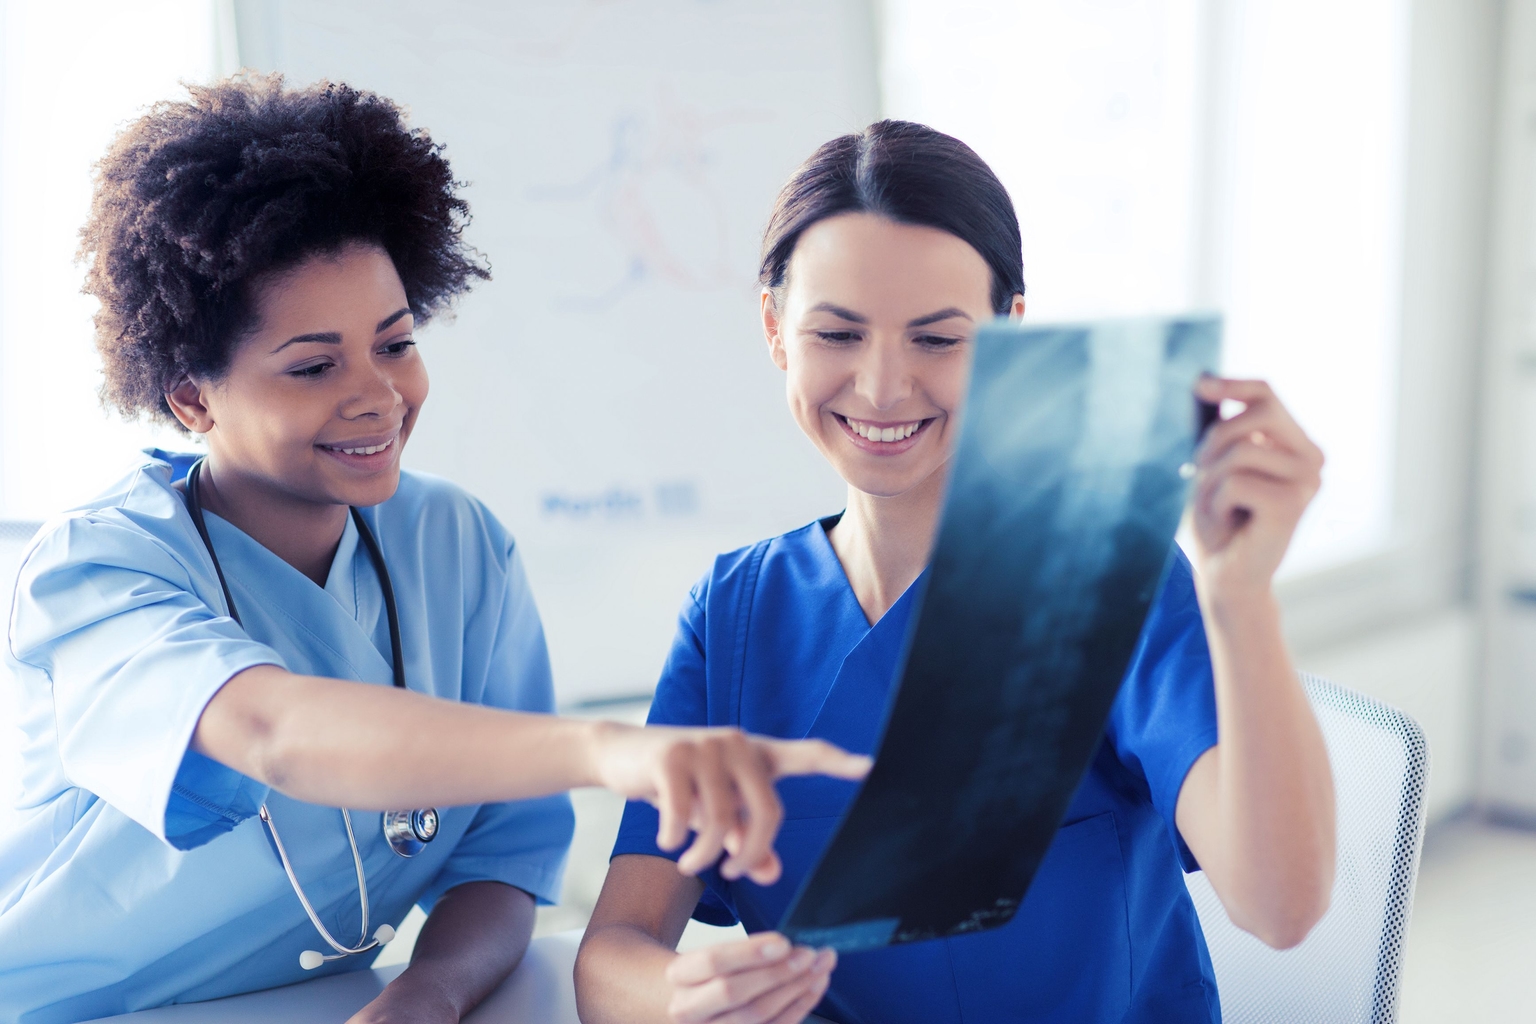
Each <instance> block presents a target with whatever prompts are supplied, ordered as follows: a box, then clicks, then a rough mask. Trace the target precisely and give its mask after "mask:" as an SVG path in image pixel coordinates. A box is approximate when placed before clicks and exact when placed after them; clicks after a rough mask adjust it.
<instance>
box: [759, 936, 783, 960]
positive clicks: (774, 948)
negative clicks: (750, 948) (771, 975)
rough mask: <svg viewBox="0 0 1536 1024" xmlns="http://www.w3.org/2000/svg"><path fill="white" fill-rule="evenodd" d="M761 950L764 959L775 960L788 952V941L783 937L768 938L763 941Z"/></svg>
mask: <svg viewBox="0 0 1536 1024" xmlns="http://www.w3.org/2000/svg"><path fill="white" fill-rule="evenodd" d="M762 952H763V959H764V960H777V959H778V958H779V957H781V956H783V955H784V954H785V953H788V952H789V943H787V942H785V941H784V940H783V939H769V940H768V941H767V942H765V943H763V949H762Z"/></svg>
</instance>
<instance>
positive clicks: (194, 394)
mask: <svg viewBox="0 0 1536 1024" xmlns="http://www.w3.org/2000/svg"><path fill="white" fill-rule="evenodd" d="M165 404H166V405H168V406H170V407H171V412H172V413H173V414H174V415H175V417H176V418H177V419H178V420H180V421H181V425H182V426H184V427H186V428H187V429H188V430H190V431H192V433H194V434H206V433H208V431H210V430H212V429H213V413H212V412H211V411H210V410H209V409H208V404H207V402H206V401H204V396H203V386H202V385H201V384H198V383H197V382H196V381H194V380H193V379H192V378H191V377H183V378H182V379H181V383H180V384H177V385H176V387H175V388H173V389H172V390H170V391H167V392H166V393H165Z"/></svg>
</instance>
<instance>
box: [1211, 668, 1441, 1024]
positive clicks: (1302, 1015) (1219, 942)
mask: <svg viewBox="0 0 1536 1024" xmlns="http://www.w3.org/2000/svg"><path fill="white" fill-rule="evenodd" d="M1302 682H1303V684H1304V685H1305V686H1306V689H1307V696H1308V697H1309V698H1310V699H1311V701H1312V709H1313V711H1314V712H1316V714H1317V718H1318V722H1319V723H1320V724H1321V726H1322V730H1323V737H1324V738H1325V739H1326V741H1327V743H1328V756H1329V758H1330V759H1331V760H1332V762H1333V782H1334V789H1335V792H1336V794H1337V801H1338V856H1339V861H1338V870H1337V874H1336V877H1335V881H1334V885H1333V902H1332V903H1331V904H1330V905H1329V908H1328V913H1327V914H1325V915H1324V916H1323V919H1322V920H1321V921H1320V922H1318V924H1317V927H1316V928H1314V929H1313V930H1312V933H1311V934H1310V935H1308V936H1307V938H1306V940H1305V941H1303V942H1302V943H1301V944H1300V945H1299V946H1296V947H1295V948H1294V949H1288V950H1283V951H1279V950H1273V949H1270V948H1269V947H1268V946H1266V945H1264V944H1263V943H1262V942H1260V941H1259V940H1258V939H1256V938H1254V937H1253V936H1252V935H1249V934H1248V933H1247V932H1244V931H1242V930H1241V929H1239V928H1238V927H1237V926H1236V925H1234V924H1233V923H1232V922H1231V921H1230V920H1229V919H1228V917H1227V912H1226V910H1225V909H1223V907H1222V905H1221V902H1220V900H1218V899H1217V898H1216V893H1215V892H1214V891H1213V890H1212V889H1211V886H1210V883H1209V882H1207V881H1206V879H1205V875H1204V874H1202V873H1196V874H1192V875H1187V876H1185V882H1186V883H1187V884H1188V886H1189V893H1190V895H1191V896H1192V897H1193V898H1194V901H1195V908H1196V910H1198V911H1199V913H1200V924H1201V927H1202V928H1203V929H1204V931H1205V941H1206V944H1207V945H1208V946H1209V947H1210V951H1211V962H1212V965H1213V966H1214V967H1215V970H1216V986H1217V988H1218V990H1219V991H1220V993H1221V1016H1222V1020H1223V1021H1224V1022H1225V1024H1313V1022H1316V1024H1324V1022H1326V1024H1391V1022H1393V1021H1395V1020H1396V1019H1397V992H1398V979H1399V977H1400V975H1401V971H1402V962H1403V945H1404V940H1405V937H1406V935H1407V931H1408V915H1409V912H1410V911H1411V910H1412V908H1413V885H1414V880H1415V878H1416V877H1417V875H1418V868H1419V850H1420V847H1421V846H1422V845H1423V841H1424V783H1425V780H1426V778H1427V776H1428V773H1429V754H1428V749H1427V748H1426V746H1425V743H1424V733H1423V732H1422V731H1421V730H1420V729H1419V726H1418V724H1417V723H1416V722H1414V721H1413V719H1411V718H1409V717H1408V716H1407V715H1405V714H1403V713H1402V712H1401V711H1398V710H1397V709H1395V708H1392V707H1389V706H1387V705H1385V704H1382V703H1380V702H1378V701H1374V700H1371V699H1370V698H1369V697H1365V696H1362V695H1361V694H1358V693H1353V692H1351V691H1349V690H1346V689H1344V688H1343V687H1339V686H1335V685H1333V684H1332V683H1329V682H1327V681H1325V680H1322V679H1318V678H1316V677H1314V676H1306V675H1304V676H1303V677H1302Z"/></svg>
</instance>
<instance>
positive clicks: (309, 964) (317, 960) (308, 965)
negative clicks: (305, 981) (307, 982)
mask: <svg viewBox="0 0 1536 1024" xmlns="http://www.w3.org/2000/svg"><path fill="white" fill-rule="evenodd" d="M323 963H325V957H323V956H321V955H320V951H319V950H317V949H306V950H305V951H304V952H302V953H300V954H299V966H300V967H302V968H304V969H305V970H306V971H312V970H314V969H315V968H316V967H319V966H320V965H321V964H323Z"/></svg>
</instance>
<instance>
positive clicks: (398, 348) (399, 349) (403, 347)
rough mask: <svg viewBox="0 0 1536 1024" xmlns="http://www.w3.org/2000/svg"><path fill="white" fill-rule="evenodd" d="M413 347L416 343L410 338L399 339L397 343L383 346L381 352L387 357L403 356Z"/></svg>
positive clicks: (393, 342)
mask: <svg viewBox="0 0 1536 1024" xmlns="http://www.w3.org/2000/svg"><path fill="white" fill-rule="evenodd" d="M415 347H416V342H414V341H412V340H411V339H410V338H401V339H400V340H399V341H392V342H390V343H389V344H388V345H385V346H384V348H383V349H381V351H382V352H383V353H384V354H385V355H387V356H403V355H405V354H406V353H407V352H409V351H410V350H411V349H413V348H415Z"/></svg>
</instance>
